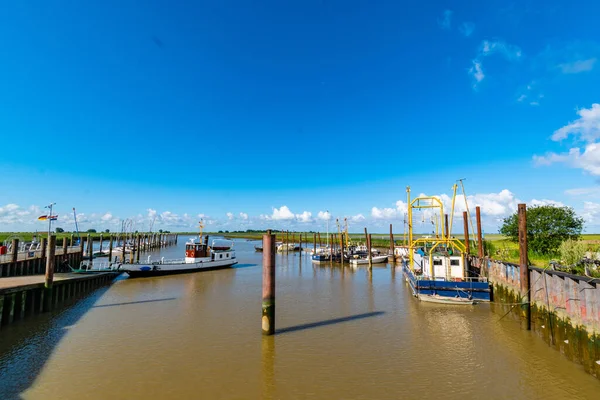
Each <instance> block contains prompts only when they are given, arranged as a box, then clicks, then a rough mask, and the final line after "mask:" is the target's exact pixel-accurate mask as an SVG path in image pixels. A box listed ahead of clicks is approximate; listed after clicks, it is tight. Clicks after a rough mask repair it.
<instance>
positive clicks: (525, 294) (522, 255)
mask: <svg viewBox="0 0 600 400" xmlns="http://www.w3.org/2000/svg"><path fill="white" fill-rule="evenodd" d="M519 268H520V271H519V272H520V273H519V275H520V278H521V304H522V309H523V311H524V313H525V321H526V324H527V330H528V331H529V330H531V303H530V298H531V296H530V289H531V288H530V286H529V260H528V257H527V206H526V205H525V204H519Z"/></svg>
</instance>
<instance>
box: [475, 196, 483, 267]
mask: <svg viewBox="0 0 600 400" xmlns="http://www.w3.org/2000/svg"><path fill="white" fill-rule="evenodd" d="M475 218H476V219H477V256H478V257H479V262H480V263H483V239H482V238H483V235H482V234H481V208H480V207H479V206H477V207H475Z"/></svg>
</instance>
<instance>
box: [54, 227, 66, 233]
mask: <svg viewBox="0 0 600 400" xmlns="http://www.w3.org/2000/svg"><path fill="white" fill-rule="evenodd" d="M64 231H65V230H64V229H63V228H56V233H63V232H64Z"/></svg>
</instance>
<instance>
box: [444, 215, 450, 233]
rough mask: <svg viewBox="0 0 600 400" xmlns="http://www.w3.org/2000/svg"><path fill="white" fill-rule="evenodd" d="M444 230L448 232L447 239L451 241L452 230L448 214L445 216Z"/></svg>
mask: <svg viewBox="0 0 600 400" xmlns="http://www.w3.org/2000/svg"><path fill="white" fill-rule="evenodd" d="M444 229H445V230H446V239H450V229H449V228H448V214H444Z"/></svg>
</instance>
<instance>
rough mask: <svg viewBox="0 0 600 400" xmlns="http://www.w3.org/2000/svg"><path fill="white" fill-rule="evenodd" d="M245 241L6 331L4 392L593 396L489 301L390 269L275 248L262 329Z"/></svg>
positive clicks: (598, 393) (257, 269) (57, 395)
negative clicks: (424, 295)
mask: <svg viewBox="0 0 600 400" xmlns="http://www.w3.org/2000/svg"><path fill="white" fill-rule="evenodd" d="M253 245H254V243H253V242H247V241H238V242H237V243H236V246H237V250H238V254H237V255H238V259H239V261H240V265H239V266H238V268H234V269H229V270H221V271H212V272H203V273H196V274H188V275H177V276H170V277H160V278H150V279H126V278H125V277H123V278H122V279H120V280H119V281H117V282H116V283H114V284H113V285H112V286H110V287H108V288H104V289H99V290H98V291H96V292H94V294H93V295H91V296H90V297H88V298H86V299H84V300H81V301H79V302H78V303H77V304H76V305H74V306H72V307H70V308H68V309H66V310H64V311H62V312H60V313H55V314H53V315H44V316H42V317H41V318H35V319H34V320H33V321H24V322H22V323H19V324H15V325H13V326H9V327H8V328H7V329H6V331H3V332H2V334H1V335H0V338H1V342H0V398H2V399H7V398H19V397H22V398H26V399H137V398H139V399H142V398H144V399H150V398H152V399H163V398H170V399H187V398H190V399H200V398H201V399H303V398H311V399H338V398H339V399H398V398H402V399H429V398H445V399H461V400H464V399H474V398H487V399H598V398H600V382H599V381H598V380H596V379H595V378H593V377H591V376H589V375H587V374H586V373H585V372H584V371H583V369H582V368H581V367H579V366H578V365H576V364H574V363H572V362H570V361H567V360H566V359H565V358H563V356H562V355H560V354H559V353H558V352H556V351H554V350H552V349H550V348H549V347H548V346H547V345H546V344H545V343H544V342H543V341H542V340H541V339H539V338H537V337H535V336H533V335H532V334H531V333H528V332H526V331H522V330H521V329H520V327H519V324H518V323H516V322H513V321H510V320H507V319H504V320H502V321H500V322H499V321H498V319H499V316H498V315H497V314H494V313H492V312H491V311H490V309H489V306H488V305H478V306H474V307H465V306H446V305H433V304H421V303H418V302H417V301H416V300H415V299H414V298H413V297H411V296H410V293H409V289H408V287H407V286H406V284H405V283H404V281H403V279H402V274H401V271H400V269H397V270H394V269H393V268H391V267H390V266H387V267H385V268H384V267H374V268H373V271H372V273H369V272H368V270H367V269H366V268H359V269H351V268H346V269H344V270H341V269H340V268H339V267H333V268H332V267H330V266H313V265H312V264H311V262H310V258H309V257H308V256H304V257H300V256H299V255H298V254H290V255H287V256H286V255H283V256H281V255H280V256H278V257H277V309H276V323H277V325H276V326H277V329H278V331H279V333H278V334H277V335H275V336H273V337H269V338H264V337H262V336H261V332H260V327H261V323H260V317H261V278H262V275H261V268H262V267H261V254H260V253H254V249H253V247H252V246H253ZM181 252H182V244H181V243H180V246H179V248H178V249H175V248H172V249H167V250H164V251H163V255H166V256H167V257H180V256H181V254H180V253H181Z"/></svg>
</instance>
